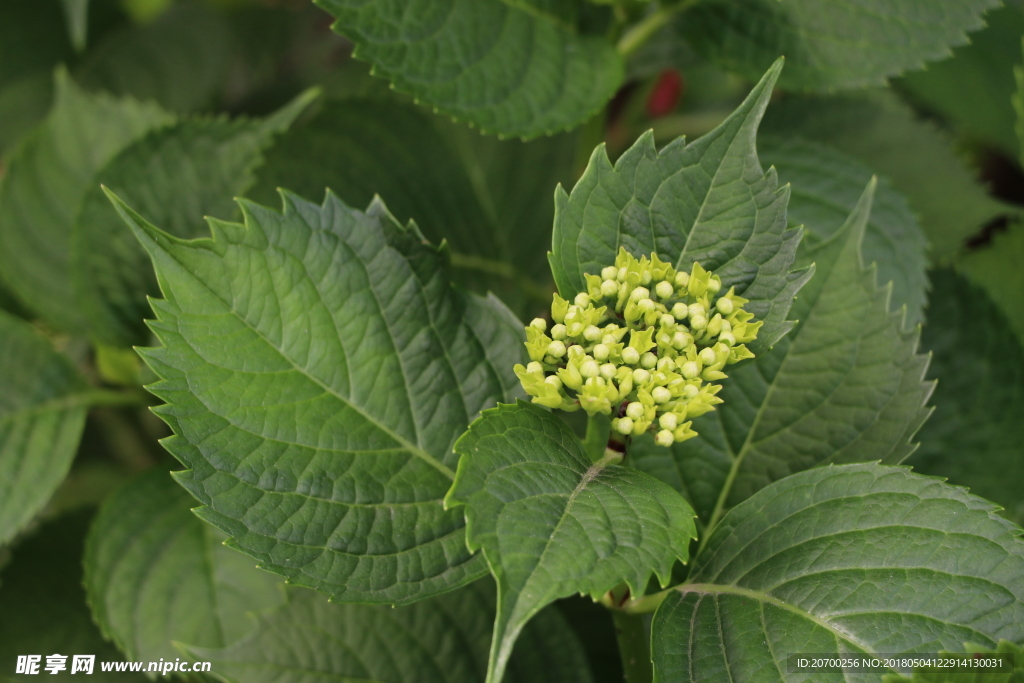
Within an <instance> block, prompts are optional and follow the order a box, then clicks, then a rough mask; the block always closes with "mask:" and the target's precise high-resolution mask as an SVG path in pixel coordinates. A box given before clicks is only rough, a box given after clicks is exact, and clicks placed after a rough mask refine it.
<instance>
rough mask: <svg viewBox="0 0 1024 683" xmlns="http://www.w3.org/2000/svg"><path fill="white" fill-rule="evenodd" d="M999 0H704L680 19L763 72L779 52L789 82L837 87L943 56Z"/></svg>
mask: <svg viewBox="0 0 1024 683" xmlns="http://www.w3.org/2000/svg"><path fill="white" fill-rule="evenodd" d="M997 4H998V0H944V2H943V3H942V7H941V10H938V9H937V8H936V7H935V5H934V4H933V3H932V2H931V1H930V0H873V1H872V2H854V3H851V2H844V1H843V0H788V1H787V2H779V1H778V0H704V1H703V2H699V3H696V4H695V6H694V8H693V9H692V10H690V11H688V12H686V13H685V14H683V15H682V16H681V17H680V19H679V23H680V25H681V26H682V29H683V32H684V35H686V37H687V38H689V40H690V41H691V42H692V43H693V45H694V47H695V48H697V50H699V51H700V52H702V53H703V54H704V55H706V56H707V57H708V58H709V59H711V60H713V61H715V62H718V63H719V64H721V65H722V66H725V67H727V68H729V69H731V70H734V71H738V72H739V73H741V74H743V75H744V76H747V77H748V78H756V77H757V76H758V74H760V73H761V71H763V70H764V69H766V68H767V67H768V65H769V64H771V63H772V61H773V60H775V59H776V58H777V57H778V56H779V55H785V56H786V59H787V60H788V61H789V67H788V68H787V69H786V74H785V75H784V76H783V80H782V83H783V85H785V86H787V87H791V88H801V89H813V90H833V89H835V88H855V87H863V86H866V85H882V84H884V83H885V79H886V78H887V77H889V76H895V75H897V74H899V73H902V72H903V71H906V70H908V69H919V68H921V67H922V66H923V63H924V62H925V61H929V60H935V59H942V58H943V57H946V56H947V55H948V54H949V48H950V47H952V46H955V45H963V44H965V43H966V42H967V40H968V38H967V32H968V31H976V30H978V29H979V28H981V27H982V26H984V22H983V21H982V19H981V15H982V14H983V13H984V12H985V11H986V10H988V9H991V8H993V7H995V6H996V5H997Z"/></svg>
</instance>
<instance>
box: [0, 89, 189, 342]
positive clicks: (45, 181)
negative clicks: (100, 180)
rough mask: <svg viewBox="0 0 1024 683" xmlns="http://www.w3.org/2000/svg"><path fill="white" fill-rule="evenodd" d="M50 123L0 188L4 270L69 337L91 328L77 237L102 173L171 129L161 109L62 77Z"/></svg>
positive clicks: (29, 142) (27, 300) (19, 292)
mask: <svg viewBox="0 0 1024 683" xmlns="http://www.w3.org/2000/svg"><path fill="white" fill-rule="evenodd" d="M56 89H57V93H56V100H55V102H54V106H53V109H52V111H51V112H50V114H49V116H48V117H47V119H46V121H45V122H44V123H43V124H42V125H41V126H40V127H39V128H37V129H36V130H35V131H33V133H32V134H31V135H29V136H28V137H27V138H26V140H25V142H24V144H22V145H21V146H20V147H19V148H18V150H17V152H15V154H14V155H13V156H12V157H11V158H10V160H9V161H8V165H7V169H6V173H5V175H4V177H3V180H2V182H0V270H2V271H3V274H4V279H5V281H6V282H7V284H8V285H9V286H10V288H11V290H12V291H13V292H14V294H15V295H16V296H17V297H18V298H19V299H20V300H21V301H22V302H23V303H24V304H25V305H26V306H28V307H29V308H31V309H32V310H34V311H35V312H36V313H38V314H39V315H40V316H41V317H42V318H43V319H45V320H46V321H47V322H48V323H50V324H51V325H53V326H54V327H57V328H59V329H62V330H68V331H75V332H78V331H82V330H84V329H85V328H86V327H87V321H86V320H85V314H84V312H83V311H82V310H81V309H79V308H78V307H76V306H72V305H69V302H71V301H74V287H73V283H72V278H71V272H70V271H71V233H72V223H73V220H74V216H75V212H76V210H77V208H78V205H79V203H80V202H81V201H82V198H83V197H84V196H85V194H86V193H87V192H88V191H89V189H90V188H91V186H92V181H93V178H94V176H95V174H96V172H97V171H98V170H99V169H100V168H102V167H103V166H104V165H105V164H106V163H107V162H108V161H109V160H110V159H112V158H113V157H114V156H115V155H116V154H117V153H118V152H120V151H121V150H122V149H124V148H125V147H126V146H128V145H129V144H131V142H132V141H133V140H135V139H137V138H139V137H141V136H142V135H143V134H145V133H146V131H148V130H152V129H154V128H157V127H159V126H162V125H167V124H168V123H170V122H171V120H172V119H171V117H170V116H169V115H168V114H166V113H164V112H162V111H161V110H160V109H158V108H157V107H156V106H154V105H150V104H139V103H137V102H134V101H132V100H126V99H115V98H112V97H110V96H108V95H89V94H87V93H85V92H83V91H82V90H81V89H79V88H78V86H76V85H75V84H74V83H72V82H71V81H70V79H68V78H67V76H66V75H64V74H62V73H61V74H58V77H57V84H56Z"/></svg>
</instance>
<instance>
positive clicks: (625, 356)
mask: <svg viewBox="0 0 1024 683" xmlns="http://www.w3.org/2000/svg"><path fill="white" fill-rule="evenodd" d="M622 360H623V361H625V362H626V363H629V364H630V365H636V364H637V363H639V362H640V352H639V351H637V350H636V349H634V348H633V347H632V346H627V347H626V348H624V349H622Z"/></svg>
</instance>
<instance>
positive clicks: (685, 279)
mask: <svg viewBox="0 0 1024 683" xmlns="http://www.w3.org/2000/svg"><path fill="white" fill-rule="evenodd" d="M689 282H690V274H689V273H686V272H684V271H679V272H678V273H676V279H675V283H676V287H685V286H686V285H687V284H689Z"/></svg>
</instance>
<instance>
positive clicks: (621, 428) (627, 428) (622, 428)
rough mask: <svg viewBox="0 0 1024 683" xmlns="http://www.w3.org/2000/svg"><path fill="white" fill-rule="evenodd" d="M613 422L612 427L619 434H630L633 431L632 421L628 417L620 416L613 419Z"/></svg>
mask: <svg viewBox="0 0 1024 683" xmlns="http://www.w3.org/2000/svg"><path fill="white" fill-rule="evenodd" d="M613 422H614V424H613V425H612V427H613V428H614V429H615V431H617V432H618V433H619V434H632V433H633V421H632V420H631V419H629V418H628V417H620V418H618V419H617V420H613Z"/></svg>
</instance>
